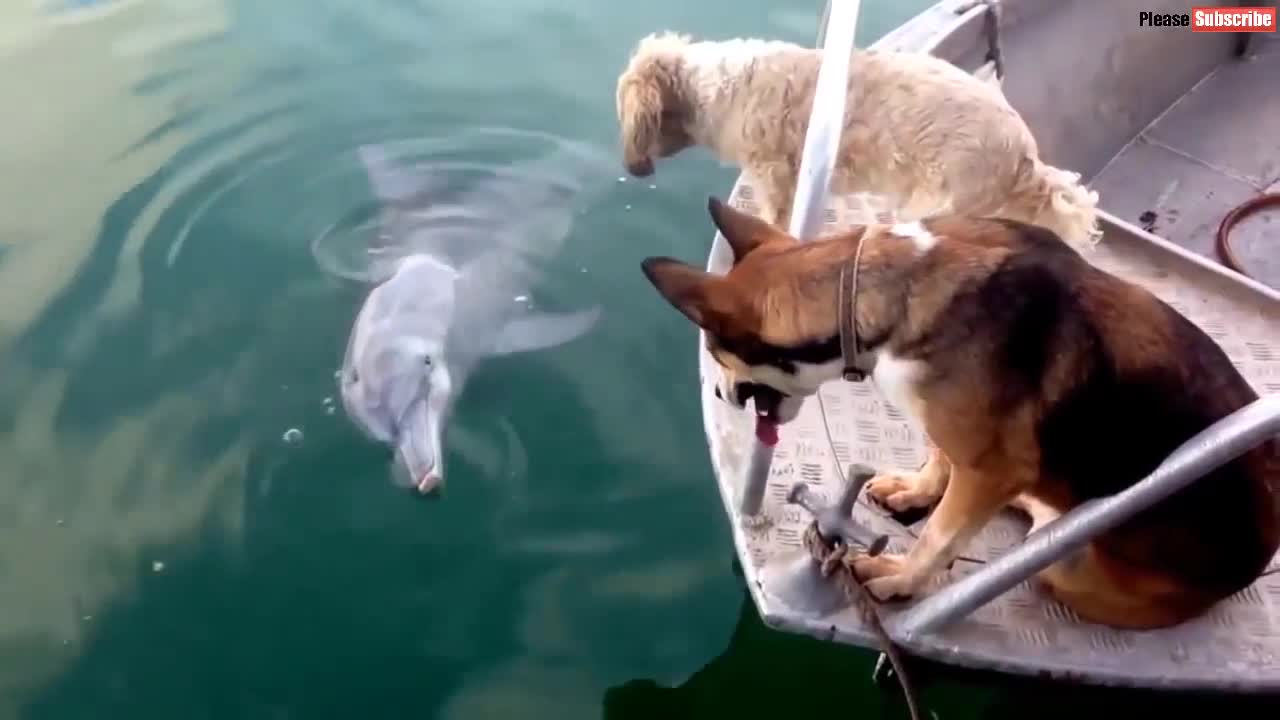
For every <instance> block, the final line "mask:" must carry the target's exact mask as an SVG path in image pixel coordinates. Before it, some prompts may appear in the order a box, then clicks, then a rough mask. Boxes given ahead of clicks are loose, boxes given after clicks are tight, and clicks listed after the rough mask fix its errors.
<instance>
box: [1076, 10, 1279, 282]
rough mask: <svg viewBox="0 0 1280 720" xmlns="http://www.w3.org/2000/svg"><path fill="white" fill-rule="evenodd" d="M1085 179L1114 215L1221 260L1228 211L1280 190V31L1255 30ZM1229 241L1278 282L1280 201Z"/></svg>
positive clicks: (1263, 276) (1256, 270)
mask: <svg viewBox="0 0 1280 720" xmlns="http://www.w3.org/2000/svg"><path fill="white" fill-rule="evenodd" d="M1089 184H1090V185H1091V186H1092V187H1093V188H1094V189H1096V190H1097V191H1098V194H1099V196H1100V199H1101V206H1102V207H1103V209H1105V210H1107V211H1108V212H1110V213H1112V214H1113V215H1115V216H1116V217H1118V218H1120V219H1122V220H1125V221H1128V222H1130V223H1133V224H1134V225H1137V226H1139V227H1141V228H1143V229H1145V230H1148V231H1150V232H1152V233H1155V234H1156V235H1159V236H1161V237H1163V238H1165V239H1167V240H1169V241H1171V242H1174V243H1176V244H1178V245H1181V246H1182V247H1184V248H1187V249H1188V250H1191V251H1193V252H1195V253H1198V254H1200V255H1202V256H1204V257H1206V258H1210V259H1213V260H1214V261H1217V260H1218V256H1217V254H1216V252H1215V250H1214V237H1215V235H1216V233H1217V230H1218V225H1219V223H1221V222H1222V219H1223V217H1225V216H1226V215H1227V213H1228V212H1230V211H1231V209H1232V208H1234V207H1236V206H1237V205H1239V204H1240V203H1242V202H1245V201H1246V200H1248V199H1249V198H1251V197H1254V196H1256V195H1259V194H1262V193H1268V192H1270V193H1276V192H1280V36H1276V35H1265V34H1255V35H1253V36H1252V37H1251V39H1250V43H1249V46H1248V48H1247V50H1246V53H1245V54H1244V56H1243V57H1241V58H1238V59H1232V60H1230V61H1228V62H1225V63H1223V64H1222V65H1219V66H1218V67H1217V68H1216V69H1215V70H1214V71H1213V72H1212V73H1210V74H1209V75H1208V76H1207V77H1205V79H1204V80H1202V81H1201V82H1199V83H1198V84H1196V85H1195V87H1194V88H1192V89H1191V91H1190V92H1188V93H1187V94H1186V95H1184V96H1183V97H1182V98H1181V99H1179V100H1178V101H1177V102H1176V103H1174V104H1173V105H1172V106H1171V107H1170V108H1169V109H1168V110H1167V111H1166V112H1164V113H1163V114H1161V115H1160V116H1159V117H1158V118H1156V120H1155V121H1154V122H1152V123H1151V124H1150V125H1149V126H1148V127H1147V128H1146V129H1144V130H1143V131H1142V132H1141V133H1139V134H1138V136H1137V137H1135V138H1134V139H1133V141H1132V142H1130V143H1129V144H1128V145H1126V146H1125V148H1124V149H1123V150H1122V151H1121V152H1120V153H1119V154H1118V155H1116V157H1115V158H1113V159H1112V160H1111V162H1109V163H1108V164H1107V165H1106V166H1105V167H1104V168H1103V169H1102V170H1101V171H1100V172H1099V173H1098V174H1097V175H1096V176H1095V177H1094V178H1092V180H1091V181H1090V183H1089ZM1231 243H1232V246H1233V248H1234V250H1235V254H1236V256H1237V257H1238V258H1239V260H1240V262H1241V263H1242V264H1243V265H1244V268H1245V270H1246V271H1247V272H1248V274H1250V275H1252V276H1253V277H1254V279H1256V280H1258V281H1259V282H1261V283H1263V284H1265V285H1270V286H1271V287H1274V288H1280V208H1277V209H1272V210H1268V211H1264V212H1260V213H1258V214H1257V215H1254V216H1252V217H1249V218H1245V219H1243V220H1241V222H1240V224H1239V225H1237V226H1236V227H1235V229H1234V230H1233V231H1232V233H1231Z"/></svg>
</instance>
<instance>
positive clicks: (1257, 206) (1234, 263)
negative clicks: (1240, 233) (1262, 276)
mask: <svg viewBox="0 0 1280 720" xmlns="http://www.w3.org/2000/svg"><path fill="white" fill-rule="evenodd" d="M1273 205H1280V193H1267V194H1265V195H1258V196H1256V197H1252V198H1249V199H1248V200H1246V201H1244V202H1242V203H1240V204H1239V205H1237V206H1235V207H1234V208H1232V210H1231V212H1229V213H1227V215H1226V217H1224V218H1222V223H1221V224H1220V225H1218V236H1217V238H1216V240H1215V242H1214V250H1216V251H1217V253H1218V258H1219V259H1221V260H1222V264H1223V265H1226V266H1227V267H1229V268H1231V269H1232V270H1235V271H1236V272H1238V273H1240V274H1241V275H1244V276H1245V277H1248V278H1252V277H1253V276H1252V275H1250V274H1249V273H1248V272H1246V271H1245V269H1244V266H1243V265H1241V264H1240V259H1239V258H1237V257H1236V253H1235V251H1234V250H1232V249H1231V239H1230V235H1231V229H1232V228H1234V227H1235V226H1236V224H1237V223H1239V222H1240V221H1241V220H1243V219H1245V218H1246V217H1248V216H1250V215H1252V214H1254V213H1256V212H1258V211H1259V210H1264V209H1266V208H1269V207H1271V206H1273Z"/></svg>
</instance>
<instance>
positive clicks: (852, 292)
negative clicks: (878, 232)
mask: <svg viewBox="0 0 1280 720" xmlns="http://www.w3.org/2000/svg"><path fill="white" fill-rule="evenodd" d="M865 244H866V238H865V237H864V238H863V239H862V240H861V241H859V242H858V249H857V250H856V251H855V252H854V253H853V260H851V261H850V262H847V263H845V264H844V265H842V266H840V290H839V292H838V293H837V296H836V297H837V300H836V302H837V303H839V315H838V317H839V323H840V359H841V360H842V361H844V371H843V373H842V376H843V377H844V379H845V380H848V381H849V382H862V381H863V380H866V379H867V373H866V371H864V370H863V369H862V367H861V362H860V360H861V359H862V343H861V342H860V341H859V340H858V270H859V266H860V265H861V262H862V247H863V245H865Z"/></svg>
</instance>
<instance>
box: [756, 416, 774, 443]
mask: <svg viewBox="0 0 1280 720" xmlns="http://www.w3.org/2000/svg"><path fill="white" fill-rule="evenodd" d="M756 438H757V439H759V440H760V442H761V443H762V444H764V445H767V446H769V447H773V446H774V445H777V444H778V421H777V420H774V419H773V418H768V417H764V416H763V415H757V416H756Z"/></svg>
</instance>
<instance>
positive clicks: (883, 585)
mask: <svg viewBox="0 0 1280 720" xmlns="http://www.w3.org/2000/svg"><path fill="white" fill-rule="evenodd" d="M853 572H854V574H855V575H857V576H858V580H859V581H860V582H862V583H863V586H864V587H866V589H867V592H869V593H871V595H872V596H873V597H875V598H876V599H877V600H879V601H881V602H886V601H890V600H907V599H910V598H911V596H912V595H914V594H915V593H916V591H917V590H918V589H919V585H920V583H919V581H917V580H916V579H915V578H913V577H912V576H911V575H910V574H908V573H907V572H906V559H905V558H904V557H903V556H901V555H888V554H880V555H877V556H875V557H867V556H863V557H859V558H858V559H856V560H854V561H853Z"/></svg>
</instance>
